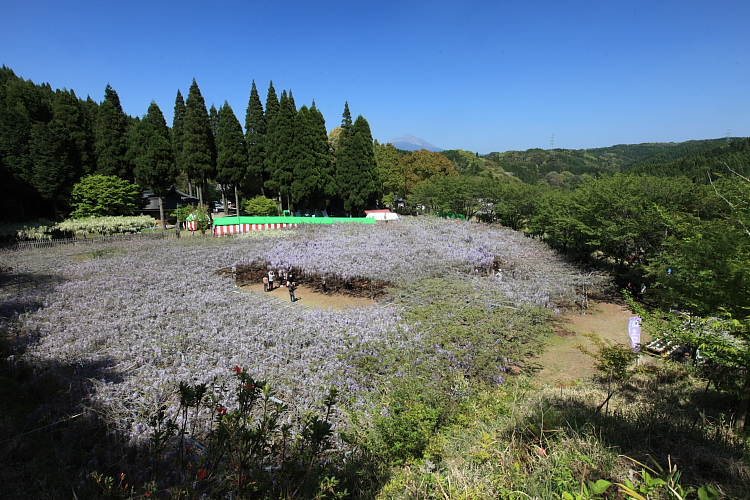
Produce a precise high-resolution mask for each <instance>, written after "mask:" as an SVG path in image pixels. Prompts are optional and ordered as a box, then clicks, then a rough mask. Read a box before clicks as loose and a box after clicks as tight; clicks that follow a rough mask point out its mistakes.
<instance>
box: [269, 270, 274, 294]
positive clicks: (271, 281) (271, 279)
mask: <svg viewBox="0 0 750 500" xmlns="http://www.w3.org/2000/svg"><path fill="white" fill-rule="evenodd" d="M275 277H276V275H275V274H274V272H273V271H268V291H269V292H270V291H271V290H273V280H274V278H275Z"/></svg>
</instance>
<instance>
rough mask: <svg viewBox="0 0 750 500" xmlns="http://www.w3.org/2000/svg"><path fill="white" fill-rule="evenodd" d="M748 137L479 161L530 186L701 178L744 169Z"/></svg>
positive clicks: (509, 154)
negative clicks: (569, 179) (616, 176)
mask: <svg viewBox="0 0 750 500" xmlns="http://www.w3.org/2000/svg"><path fill="white" fill-rule="evenodd" d="M749 144H750V139H743V138H729V139H726V138H724V139H706V140H698V141H686V142H678V143H676V142H663V143H644V144H618V145H615V146H610V147H606V148H592V149H552V150H545V149H528V150H526V151H506V152H504V153H499V152H493V153H490V154H488V155H484V156H483V158H484V159H486V160H488V161H490V162H492V164H494V165H495V166H496V168H497V170H498V171H506V172H512V173H513V174H515V175H516V176H517V177H518V178H519V179H521V180H523V181H524V182H528V183H532V184H533V183H535V182H536V181H537V180H540V179H544V178H545V177H546V176H548V174H551V173H562V172H570V173H571V174H573V175H575V176H580V175H584V174H588V175H592V176H596V175H598V174H602V173H607V172H624V171H633V172H637V173H647V174H651V175H657V176H670V177H671V176H686V177H689V178H691V179H696V180H697V179H703V178H704V177H705V172H706V171H708V170H710V171H712V172H719V171H726V167H725V166H724V164H725V163H726V164H727V165H729V166H730V168H732V169H734V170H737V171H741V172H744V171H745V168H747V167H746V166H747V165H750V148H748V145H749Z"/></svg>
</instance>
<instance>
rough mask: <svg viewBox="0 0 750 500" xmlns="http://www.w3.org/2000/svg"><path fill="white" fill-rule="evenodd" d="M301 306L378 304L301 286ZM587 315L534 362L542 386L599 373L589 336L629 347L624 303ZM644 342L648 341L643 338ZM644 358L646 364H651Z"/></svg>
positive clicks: (278, 292) (595, 305) (566, 323)
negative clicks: (581, 347)
mask: <svg viewBox="0 0 750 500" xmlns="http://www.w3.org/2000/svg"><path fill="white" fill-rule="evenodd" d="M242 288H244V289H246V290H251V291H253V292H258V293H266V294H268V296H271V297H274V298H275V299H278V300H283V301H289V292H288V291H287V289H286V288H285V287H280V288H279V287H277V288H274V289H273V290H272V291H270V292H263V285H262V284H258V285H246V286H243V287H242ZM295 296H296V298H297V302H296V303H297V304H300V305H304V306H310V307H319V308H323V309H327V308H333V309H348V308H358V307H367V306H370V305H373V304H374V303H375V301H373V300H370V299H365V298H355V297H350V296H346V295H342V294H338V293H331V292H329V293H326V294H324V293H322V291H321V290H320V288H317V287H316V288H313V287H312V286H308V285H300V286H298V287H297V290H296V292H295ZM590 304H591V305H590V307H589V309H588V310H587V311H586V314H577V313H575V312H571V313H568V314H566V315H564V316H562V317H561V318H560V320H559V321H557V323H556V324H555V334H554V336H553V337H552V339H551V340H550V343H549V345H548V346H547V349H546V350H545V352H544V353H543V354H542V355H540V356H538V357H537V358H534V359H532V360H530V362H529V363H528V365H529V366H531V367H532V369H530V370H525V371H526V372H527V373H529V374H530V373H532V372H535V374H534V375H533V376H534V378H535V380H536V381H538V382H541V383H557V382H573V381H576V380H580V379H586V378H589V377H591V376H592V375H594V374H595V373H596V369H595V368H594V363H593V360H592V359H591V358H590V357H588V356H586V355H584V354H583V353H582V352H581V351H579V350H577V349H575V348H574V347H573V346H575V345H576V344H582V345H584V346H586V347H591V341H589V339H587V338H586V337H583V335H584V334H587V333H596V334H597V335H599V336H600V337H602V338H604V339H608V340H611V341H613V342H619V343H621V344H628V342H629V340H628V320H629V319H630V318H631V317H632V316H633V313H632V312H631V311H630V309H629V308H628V307H627V306H625V305H623V304H616V303H611V302H591V303H590ZM642 340H643V341H644V342H645V341H647V340H648V339H645V338H644V339H642ZM648 361H649V359H648V358H646V357H644V358H642V362H648Z"/></svg>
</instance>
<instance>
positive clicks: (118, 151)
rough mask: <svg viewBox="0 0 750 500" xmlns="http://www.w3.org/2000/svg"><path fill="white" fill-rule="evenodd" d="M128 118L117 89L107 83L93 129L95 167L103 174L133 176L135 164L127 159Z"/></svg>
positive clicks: (126, 177)
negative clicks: (94, 137)
mask: <svg viewBox="0 0 750 500" xmlns="http://www.w3.org/2000/svg"><path fill="white" fill-rule="evenodd" d="M127 131H128V118H127V116H126V115H125V113H124V112H123V111H122V106H121V105H120V98H119V97H118V95H117V92H115V90H114V89H113V88H112V87H111V86H110V85H109V84H107V87H106V88H105V89H104V101H103V102H102V103H101V105H100V106H99V112H98V114H97V117H96V127H95V129H94V133H95V135H96V142H95V143H94V146H95V148H94V149H95V151H96V170H97V173H100V174H102V175H117V176H118V177H120V178H122V179H127V180H129V181H131V182H132V181H133V180H134V176H133V166H132V165H131V164H130V163H129V162H128V160H127V157H126V155H127V137H126V134H127Z"/></svg>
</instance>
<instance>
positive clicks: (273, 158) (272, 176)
mask: <svg viewBox="0 0 750 500" xmlns="http://www.w3.org/2000/svg"><path fill="white" fill-rule="evenodd" d="M296 115H297V110H296V109H295V107H294V99H293V98H292V97H291V96H290V95H287V93H286V90H284V91H282V92H281V98H280V99H279V110H278V112H277V113H275V114H274V115H273V116H272V117H271V118H270V119H269V122H268V134H267V137H268V141H267V144H268V148H267V150H266V161H267V165H268V170H267V171H268V180H267V181H266V183H265V187H266V189H268V191H269V193H271V194H272V193H278V194H279V195H280V197H281V202H282V208H283V205H284V200H286V201H287V203H286V205H287V208H289V209H290V210H292V208H293V207H291V206H290V199H289V195H290V190H291V185H292V180H293V177H294V175H293V169H294V151H293V141H294V119H295V117H296Z"/></svg>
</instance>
